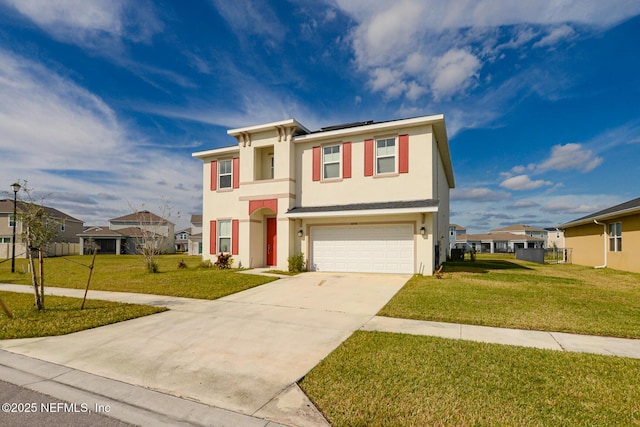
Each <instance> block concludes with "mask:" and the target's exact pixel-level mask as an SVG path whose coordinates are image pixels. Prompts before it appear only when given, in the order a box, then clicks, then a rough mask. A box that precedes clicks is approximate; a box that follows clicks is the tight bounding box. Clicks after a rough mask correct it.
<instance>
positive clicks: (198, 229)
mask: <svg viewBox="0 0 640 427" xmlns="http://www.w3.org/2000/svg"><path fill="white" fill-rule="evenodd" d="M189 255H202V215H191V234H190V235H189Z"/></svg>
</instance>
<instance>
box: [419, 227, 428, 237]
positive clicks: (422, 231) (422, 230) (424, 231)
mask: <svg viewBox="0 0 640 427" xmlns="http://www.w3.org/2000/svg"><path fill="white" fill-rule="evenodd" d="M420 234H422V235H423V236H424V235H425V234H427V229H426V228H424V227H420Z"/></svg>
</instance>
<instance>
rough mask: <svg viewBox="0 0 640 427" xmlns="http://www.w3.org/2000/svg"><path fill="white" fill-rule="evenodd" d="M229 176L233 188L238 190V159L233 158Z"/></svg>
mask: <svg viewBox="0 0 640 427" xmlns="http://www.w3.org/2000/svg"><path fill="white" fill-rule="evenodd" d="M231 176H232V181H233V188H240V157H234V158H233V164H232V166H231Z"/></svg>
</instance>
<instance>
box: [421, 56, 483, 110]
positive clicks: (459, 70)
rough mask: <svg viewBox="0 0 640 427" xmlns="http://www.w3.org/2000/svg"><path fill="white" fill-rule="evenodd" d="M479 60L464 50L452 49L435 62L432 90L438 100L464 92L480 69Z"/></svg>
mask: <svg viewBox="0 0 640 427" xmlns="http://www.w3.org/2000/svg"><path fill="white" fill-rule="evenodd" d="M480 66H481V64H480V61H479V60H478V58H477V57H476V56H475V55H473V54H471V53H469V52H467V51H466V50H462V49H452V50H450V51H448V52H447V53H445V54H444V55H442V56H441V57H439V58H437V59H436V60H435V66H434V68H433V71H432V76H433V78H432V81H431V90H432V91H433V94H434V98H435V99H436V100H438V99H440V98H443V97H444V98H446V97H448V96H450V95H452V94H455V93H459V92H462V91H463V90H464V89H466V88H467V87H469V86H470V85H471V83H472V79H473V78H477V77H478V70H479V69H480Z"/></svg>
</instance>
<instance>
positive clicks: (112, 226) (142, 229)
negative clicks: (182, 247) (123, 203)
mask: <svg viewBox="0 0 640 427" xmlns="http://www.w3.org/2000/svg"><path fill="white" fill-rule="evenodd" d="M175 234H176V233H175V225H174V224H173V223H172V222H171V221H169V220H167V219H165V218H162V217H161V216H158V215H156V214H154V213H153V212H149V211H147V210H142V211H138V212H134V213H131V214H128V215H124V216H120V217H117V218H112V219H110V220H109V225H108V226H94V227H88V228H87V229H85V230H84V231H83V232H82V233H78V234H77V237H76V238H79V239H80V248H82V252H83V253H84V254H90V253H91V252H92V251H93V249H94V248H95V247H98V249H99V253H100V254H116V255H120V254H136V253H139V252H140V250H141V248H142V246H154V247H155V248H156V249H157V250H158V251H160V252H163V253H175V251H176V248H175Z"/></svg>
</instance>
